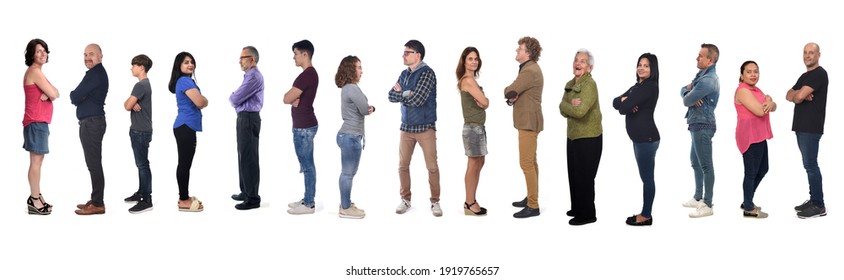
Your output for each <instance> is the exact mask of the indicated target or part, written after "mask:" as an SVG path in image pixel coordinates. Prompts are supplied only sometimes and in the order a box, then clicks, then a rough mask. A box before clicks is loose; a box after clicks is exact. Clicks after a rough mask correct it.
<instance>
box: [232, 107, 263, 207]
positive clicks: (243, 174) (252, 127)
mask: <svg viewBox="0 0 844 280" xmlns="http://www.w3.org/2000/svg"><path fill="white" fill-rule="evenodd" d="M260 134H261V115H260V114H259V113H258V112H240V113H237V168H238V173H239V175H240V192H241V193H243V194H245V195H246V202H250V203H261V196H260V195H258V185H259V184H260V182H261V168H260V166H259V165H258V136H259V135H260Z"/></svg>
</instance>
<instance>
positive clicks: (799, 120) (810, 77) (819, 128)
mask: <svg viewBox="0 0 844 280" xmlns="http://www.w3.org/2000/svg"><path fill="white" fill-rule="evenodd" d="M803 86H809V87H810V88H812V89H813V90H814V91H813V92H812V95H813V97H812V101H808V100H804V101H803V102H802V103H800V104H795V105H794V121H793V122H792V123H791V130H793V131H795V132H810V133H819V134H823V124H824V120H825V119H826V89H827V86H829V77H828V76H827V75H826V70H824V69H823V67H820V66H818V68H815V69H814V70H812V71H808V72H806V73H803V75H800V78H799V79H797V83H796V84H794V86H793V87H792V88H791V89H793V90H800V88H802V87H803Z"/></svg>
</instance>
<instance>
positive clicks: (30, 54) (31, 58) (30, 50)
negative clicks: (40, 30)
mask: <svg viewBox="0 0 844 280" xmlns="http://www.w3.org/2000/svg"><path fill="white" fill-rule="evenodd" d="M38 45H41V46H42V47H44V52H46V53H47V54H49V53H50V48H49V47H47V42H44V40H41V39H38V38H35V39H32V40H29V43H28V44H26V53H24V55H23V57H24V60H25V61H24V63H26V66H32V63H35V47H36V46H38ZM47 61H50V57H49V56H48V57H47Z"/></svg>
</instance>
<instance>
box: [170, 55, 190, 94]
mask: <svg viewBox="0 0 844 280" xmlns="http://www.w3.org/2000/svg"><path fill="white" fill-rule="evenodd" d="M185 57H190V59H191V60H193V67H194V68H193V69H194V71H196V59H195V58H193V55H192V54H190V53H189V52H180V53H179V54H177V55H176V60H175V61H173V71H172V72H171V74H170V85H169V86H168V87H169V89H170V92H172V93H176V82H177V81H178V80H179V78H181V77H182V76H188V77H193V73H191V74H190V75H188V74H185V73H182V68H181V66H182V62H183V61H185Z"/></svg>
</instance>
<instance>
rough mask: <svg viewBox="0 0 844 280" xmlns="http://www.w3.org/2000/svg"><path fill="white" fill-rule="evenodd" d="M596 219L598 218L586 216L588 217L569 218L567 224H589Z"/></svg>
mask: <svg viewBox="0 0 844 280" xmlns="http://www.w3.org/2000/svg"><path fill="white" fill-rule="evenodd" d="M597 221H598V218H588V219H580V218H571V220H569V225H573V226H582V225H585V224H591V223H594V222H597Z"/></svg>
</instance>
